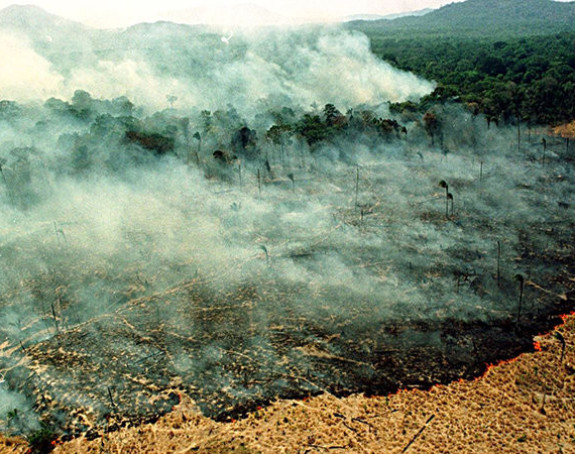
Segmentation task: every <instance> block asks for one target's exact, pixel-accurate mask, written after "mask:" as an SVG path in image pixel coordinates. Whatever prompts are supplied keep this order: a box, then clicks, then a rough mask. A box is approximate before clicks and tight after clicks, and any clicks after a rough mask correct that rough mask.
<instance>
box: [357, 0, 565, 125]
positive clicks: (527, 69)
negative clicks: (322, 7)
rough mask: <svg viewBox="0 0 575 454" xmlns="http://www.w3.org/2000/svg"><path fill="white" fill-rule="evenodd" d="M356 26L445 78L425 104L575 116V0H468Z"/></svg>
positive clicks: (393, 57) (490, 115)
mask: <svg viewBox="0 0 575 454" xmlns="http://www.w3.org/2000/svg"><path fill="white" fill-rule="evenodd" d="M352 27H354V28H355V29H358V30H360V31H362V32H364V33H366V34H367V35H368V36H369V37H370V40H371V44H372V50H373V52H374V53H375V54H376V55H378V56H379V57H381V58H383V59H384V60H387V61H389V62H390V63H392V64H393V65H394V66H397V67H399V68H401V69H404V70H408V71H413V72H414V73H416V74H418V75H421V76H423V77H425V78H427V79H430V80H434V81H436V82H437V83H438V87H437V89H436V90H435V92H434V93H433V94H432V95H430V96H429V97H427V98H425V99H424V100H423V105H422V106H421V107H422V109H425V108H426V106H428V104H429V102H430V101H446V100H454V101H458V102H464V103H467V104H469V107H470V108H471V109H472V110H473V111H475V112H478V113H479V112H481V113H483V114H485V115H486V117H487V119H488V121H499V120H503V121H505V122H516V121H517V120H518V119H519V120H521V121H523V122H527V123H530V124H556V123H562V122H565V121H568V120H572V119H573V118H574V117H575V111H574V109H575V2H568V3H559V2H552V1H548V0H528V1H518V0H481V1H479V0H468V1H466V2H463V3H456V4H451V5H448V6H445V7H443V8H440V9H439V10H437V11H434V12H432V13H429V14H427V15H425V16H423V17H408V18H401V19H397V20H393V21H376V22H371V23H366V22H355V23H353V24H352ZM396 107H398V109H399V110H402V109H404V108H405V107H406V106H396Z"/></svg>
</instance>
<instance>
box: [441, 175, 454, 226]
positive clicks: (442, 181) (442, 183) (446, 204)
mask: <svg viewBox="0 0 575 454" xmlns="http://www.w3.org/2000/svg"><path fill="white" fill-rule="evenodd" d="M439 187H440V188H445V217H446V218H449V196H450V194H449V185H448V184H447V182H446V181H445V180H441V181H440V182H439ZM451 198H452V199H453V196H451Z"/></svg>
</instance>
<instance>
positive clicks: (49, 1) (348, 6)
mask: <svg viewBox="0 0 575 454" xmlns="http://www.w3.org/2000/svg"><path fill="white" fill-rule="evenodd" d="M458 1H461V0H458ZM453 2H454V0H353V1H350V0H321V1H309V0H239V1H238V0H220V1H215V2H208V1H205V0H162V1H154V2H152V1H145V0H97V1H93V0H90V1H78V0H29V1H17V0H16V1H11V0H0V8H5V7H6V6H9V5H12V4H34V5H37V6H39V7H41V8H43V9H45V10H46V11H48V12H50V13H53V14H56V15H58V16H62V17H65V18H68V19H73V20H76V21H79V22H83V23H86V24H88V25H92V26H101V27H106V26H108V27H116V26H126V25H132V24H134V23H138V22H143V21H147V22H152V21H155V20H158V19H159V18H163V17H162V16H165V15H166V13H170V12H178V11H182V10H195V11H197V9H198V8H204V7H208V8H211V9H213V8H214V7H215V8H216V9H217V8H219V10H221V9H222V7H223V8H224V9H225V8H232V7H233V5H238V4H254V5H258V6H260V7H263V8H265V9H267V10H269V11H271V12H272V13H276V14H278V15H281V16H285V17H287V18H296V19H298V20H300V21H301V20H302V19H303V20H306V19H309V20H319V19H323V18H327V19H330V18H331V19H333V18H336V17H343V16H348V15H352V14H365V13H368V14H390V13H397V12H401V11H414V10H419V9H424V8H437V7H439V6H442V5H445V4H448V3H453Z"/></svg>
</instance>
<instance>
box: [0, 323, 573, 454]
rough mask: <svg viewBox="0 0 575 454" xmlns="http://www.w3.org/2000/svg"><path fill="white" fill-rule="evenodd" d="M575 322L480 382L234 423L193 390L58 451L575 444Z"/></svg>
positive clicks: (557, 448)
mask: <svg viewBox="0 0 575 454" xmlns="http://www.w3.org/2000/svg"><path fill="white" fill-rule="evenodd" d="M574 328H575V317H569V318H566V323H565V325H563V326H560V327H558V328H557V330H556V331H555V332H554V333H550V334H547V335H544V336H541V337H539V338H537V339H536V342H537V343H538V345H539V346H540V349H541V351H536V352H534V353H526V354H523V355H521V356H520V357H519V358H517V359H516V360H513V361H511V362H507V363H503V364H499V365H497V366H495V367H492V368H490V369H489V370H488V371H487V373H486V374H485V375H484V376H483V377H481V378H479V379H477V380H474V381H466V382H465V381H461V382H457V383H452V384H450V385H448V386H436V387H434V388H432V389H431V390H429V391H419V390H414V391H401V392H399V393H397V394H395V395H391V396H387V397H375V398H370V397H365V396H362V395H354V396H350V397H348V398H343V399H338V398H335V397H334V396H332V395H329V394H324V395H322V396H318V397H315V398H311V399H306V400H302V401H290V400H283V401H278V402H275V403H274V404H273V405H271V406H269V407H268V408H265V409H261V410H259V411H257V412H255V413H253V414H251V415H250V416H249V417H248V418H246V419H244V420H240V421H235V422H232V423H217V422H214V421H212V420H210V419H207V418H205V417H203V416H201V415H200V413H199V412H198V411H197V409H196V408H195V407H194V404H193V402H191V401H190V400H189V399H187V398H186V396H183V399H182V402H181V404H180V405H178V406H177V407H176V408H175V409H174V411H173V412H172V413H170V414H168V415H166V416H165V417H163V418H162V419H160V420H159V421H158V422H157V423H155V424H148V425H144V426H140V427H128V428H125V429H123V430H121V431H117V432H111V433H103V432H102V434H101V435H102V436H101V437H100V438H97V439H95V440H91V441H89V440H87V439H85V438H80V439H76V440H73V441H70V442H67V443H64V444H61V445H59V446H57V448H56V450H55V452H57V453H104V452H105V453H165V452H178V453H187V452H200V453H232V452H233V453H242V454H248V453H302V454H303V453H324V452H349V453H403V452H419V453H421V452H432V453H448V452H449V453H453V452H464V453H492V452H497V453H565V454H566V453H570V452H575V352H574V351H573V344H574V342H575V334H574V332H575V329H574ZM557 333H559V335H558V334H557ZM561 336H563V338H564V339H565V342H566V351H565V356H564V358H561V356H562V343H561V341H560V339H561ZM410 443H411V444H410ZM0 449H1V450H2V452H15V453H23V452H26V450H27V447H26V445H25V444H24V443H22V442H21V441H18V440H6V439H3V440H0Z"/></svg>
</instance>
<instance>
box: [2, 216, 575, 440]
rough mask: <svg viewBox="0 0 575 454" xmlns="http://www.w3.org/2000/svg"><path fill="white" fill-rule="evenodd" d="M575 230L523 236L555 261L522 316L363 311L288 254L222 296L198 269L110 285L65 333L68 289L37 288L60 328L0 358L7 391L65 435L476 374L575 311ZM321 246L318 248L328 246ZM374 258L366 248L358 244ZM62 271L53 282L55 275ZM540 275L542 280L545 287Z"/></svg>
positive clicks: (465, 287)
mask: <svg viewBox="0 0 575 454" xmlns="http://www.w3.org/2000/svg"><path fill="white" fill-rule="evenodd" d="M437 222H439V223H446V222H448V221H443V220H438V221H437ZM449 222H451V221H449ZM572 227H573V226H572V225H567V226H565V228H564V229H560V228H557V227H555V228H554V229H553V235H554V236H555V237H557V235H560V236H562V237H563V238H564V241H563V244H564V246H565V247H564V249H563V250H561V251H547V252H546V253H543V254H542V253H541V251H538V252H536V251H534V250H533V249H532V245H531V244H530V243H529V238H528V236H527V235H525V236H524V237H523V239H522V241H521V242H520V246H521V251H520V255H519V256H517V257H515V258H514V260H515V261H517V262H521V264H522V266H523V267H527V268H533V269H536V268H540V267H541V264H542V263H543V264H545V263H547V264H549V263H550V264H553V266H552V269H553V273H554V274H544V275H542V276H537V279H534V280H533V281H531V280H529V279H527V280H526V285H525V296H526V298H525V300H524V302H523V304H524V306H523V308H522V311H521V313H520V315H519V321H518V318H517V316H518V313H517V304H516V303H513V304H510V305H509V306H508V307H510V308H511V309H510V310H509V312H507V313H504V312H501V314H500V315H499V316H498V317H497V318H493V319H492V320H490V321H489V322H487V321H479V320H472V319H471V320H467V321H461V320H456V319H453V318H447V319H444V320H428V321H426V320H421V319H418V320H409V317H406V318H405V319H389V320H384V321H382V317H381V316H380V314H376V313H372V312H373V310H374V308H373V306H371V305H362V302H361V301H356V300H354V299H353V298H354V296H353V294H350V295H342V294H341V291H342V289H341V288H338V289H333V290H330V289H326V288H320V287H315V286H314V283H313V282H312V283H309V285H299V286H286V285H285V282H284V280H283V279H282V278H281V276H277V275H276V271H275V265H276V263H277V262H279V261H281V260H283V258H282V257H273V256H271V257H270V258H269V262H268V263H267V265H266V267H265V268H263V271H262V272H261V274H260V275H259V279H260V280H259V281H253V280H252V281H251V282H250V283H249V285H241V284H240V285H238V286H237V287H236V288H234V289H232V290H229V289H225V290H221V291H214V287H213V285H207V284H206V280H207V279H209V280H210V281H211V280H214V279H216V280H217V279H218V277H217V276H210V277H209V278H208V277H205V278H202V277H201V276H199V275H197V276H196V277H194V278H193V279H190V280H184V281H182V282H181V283H180V284H178V285H175V286H173V287H171V288H168V289H165V290H164V291H161V292H153V291H151V290H150V284H149V283H148V282H147V281H145V280H141V279H140V278H139V277H138V278H137V279H136V281H135V283H134V284H133V285H132V286H131V287H130V288H129V289H128V290H127V291H126V292H125V293H124V294H116V293H115V292H114V294H115V297H116V300H117V302H116V306H115V307H111V308H108V309H109V310H108V312H107V313H105V314H102V315H99V316H96V317H94V318H92V319H90V320H88V321H86V322H83V323H81V324H79V325H76V326H72V327H70V328H68V327H67V326H66V322H64V321H63V320H62V319H61V317H59V316H56V315H55V314H56V313H59V312H60V311H62V312H65V306H66V304H73V303H74V302H73V301H72V298H73V295H71V294H67V291H66V289H65V288H57V289H56V290H55V293H56V294H55V295H46V294H44V295H42V296H43V297H46V298H47V297H50V298H52V299H54V298H55V299H57V301H58V302H59V305H61V307H58V308H56V309H53V310H54V314H52V315H53V317H52V318H50V317H49V316H47V317H46V319H45V320H44V322H45V324H46V325H48V326H49V325H50V324H53V326H52V327H48V328H47V330H48V331H49V335H46V333H44V334H45V337H46V339H45V340H41V339H40V341H30V342H25V341H24V342H20V343H18V344H16V345H8V344H4V345H3V348H4V350H3V357H2V361H3V364H4V365H10V369H9V373H8V374H7V379H8V380H9V384H10V386H11V387H12V388H14V389H17V390H18V391H19V392H21V393H23V394H25V395H26V396H29V397H30V398H32V399H33V400H34V402H35V411H36V412H37V413H38V414H40V415H41V417H42V418H43V419H44V420H45V421H47V422H48V423H49V424H50V426H52V427H55V428H57V429H58V430H59V431H62V432H63V433H64V434H67V435H68V436H70V435H78V434H80V433H83V432H86V431H90V429H93V428H97V427H100V426H102V425H103V424H106V420H107V419H109V417H110V416H113V417H114V420H115V421H118V420H120V421H124V422H130V423H139V422H142V421H149V420H155V419H156V418H157V417H159V416H161V415H162V414H165V413H166V412H168V411H170V410H171V409H172V407H173V406H174V405H176V404H177V403H178V402H179V392H180V391H182V392H184V393H185V394H187V395H189V396H191V397H192V398H193V399H194V400H195V401H196V402H197V404H198V406H199V408H200V409H201V410H202V411H203V413H204V414H205V415H207V416H209V417H212V418H215V419H218V420H229V419H232V418H237V417H238V416H241V415H242V414H244V413H245V412H247V411H250V410H253V409H255V408H256V407H258V406H262V405H265V404H266V403H267V402H270V401H272V400H274V399H276V398H278V397H287V398H289V397H303V396H308V395H315V394H319V393H322V392H323V391H329V392H330V393H332V394H334V395H338V396H342V395H348V394H351V393H358V392H364V393H366V394H375V395H383V394H387V393H390V392H394V391H396V390H397V389H401V388H428V387H430V386H431V385H433V384H436V383H448V382H451V381H453V380H457V379H460V378H472V377H475V376H478V375H479V374H481V373H483V372H484V370H485V368H486V365H487V364H489V363H493V362H496V361H498V360H502V359H507V358H511V357H514V356H516V355H518V354H519V353H520V352H523V351H529V350H531V349H532V348H533V341H532V337H533V336H534V335H536V334H537V333H540V332H544V331H546V330H548V329H550V328H551V327H552V326H554V325H556V324H557V323H558V321H559V319H558V317H557V316H558V314H561V313H565V312H566V311H568V310H569V309H572V308H573V307H574V306H575V305H574V301H573V290H574V285H575V284H574V281H573V279H572V276H573V275H574V273H573V271H574V269H573V268H574V263H575V262H574V261H573V258H574V255H573V254H574V251H573V244H575V242H574V241H573V240H574V239H573V237H572ZM529 228H530V229H537V228H541V229H543V230H546V229H547V227H545V226H539V227H538V226H529ZM549 232H551V231H549ZM315 253H316V254H319V255H322V252H321V251H320V250H317V251H316V252H315ZM351 255H352V256H353V255H354V254H351ZM366 257H367V258H368V259H369V251H367V252H366V251H363V259H364V260H368V259H366ZM253 260H254V261H258V262H262V261H265V260H266V257H265V255H260V256H257V257H255V258H254V259H253ZM290 260H294V257H290ZM295 260H300V261H313V260H315V256H314V254H309V255H298V256H297V257H296V258H295ZM230 266H237V265H230ZM78 272H79V273H81V271H80V270H78ZM222 272H223V270H222ZM106 273H107V271H106V270H105V269H101V270H100V274H99V275H98V276H97V277H98V278H99V279H103V280H106V279H107V278H110V279H112V278H113V277H112V276H106ZM60 278H62V279H63V277H61V276H57V275H56V276H52V277H51V279H53V280H54V281H55V282H57V281H58V280H59V279H60ZM84 278H85V279H92V278H94V277H92V278H89V277H88V276H85V277H84ZM429 279H430V280H433V277H430V278H429ZM485 279H488V281H485ZM485 279H484V281H483V282H479V283H478V282H475V281H474V282H475V283H473V282H471V283H470V282H469V280H461V278H460V279H459V282H458V281H457V279H454V280H453V285H454V287H455V286H457V287H458V288H457V290H456V292H457V293H461V294H463V293H465V292H473V293H480V294H483V295H484V296H485V295H486V294H487V293H488V292H492V291H493V288H494V286H496V282H495V275H492V276H488V277H487V278H485ZM504 280H505V278H502V281H504ZM535 280H537V281H538V282H545V289H543V287H542V286H540V285H538V284H536V283H535ZM26 285H27V286H30V288H29V289H28V290H29V291H30V292H32V293H34V292H35V291H36V292H40V293H41V290H40V286H43V287H46V285H45V283H39V282H28V283H26V284H25V286H26ZM34 286H37V288H34ZM47 287H49V286H47ZM501 287H502V288H504V289H505V288H506V289H508V290H506V291H503V290H502V291H501V295H502V296H501V297H502V298H508V299H510V300H513V301H516V300H517V299H518V294H519V291H518V289H517V283H516V282H514V281H512V280H511V281H510V282H507V281H504V282H502V283H501ZM331 291H333V292H337V294H336V293H334V294H330V292H331ZM295 295H298V299H301V300H304V301H305V300H306V299H308V298H309V300H310V301H312V300H313V301H318V300H321V301H325V305H324V307H322V308H321V309H320V310H318V309H317V308H314V309H313V310H311V309H310V310H309V312H308V311H306V308H305V307H301V306H297V307H295V306H294V305H293V303H292V302H293V301H294V296H295ZM12 296H14V295H5V298H10V297H12ZM525 301H526V302H525ZM333 302H337V304H338V310H337V311H334V310H332V307H333ZM343 305H345V307H343ZM70 324H71V325H73V323H70ZM24 329H25V328H24Z"/></svg>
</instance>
